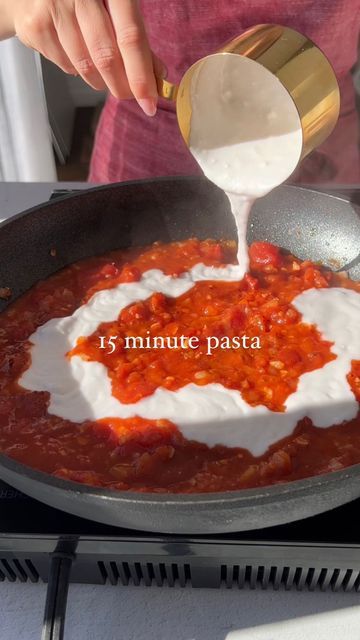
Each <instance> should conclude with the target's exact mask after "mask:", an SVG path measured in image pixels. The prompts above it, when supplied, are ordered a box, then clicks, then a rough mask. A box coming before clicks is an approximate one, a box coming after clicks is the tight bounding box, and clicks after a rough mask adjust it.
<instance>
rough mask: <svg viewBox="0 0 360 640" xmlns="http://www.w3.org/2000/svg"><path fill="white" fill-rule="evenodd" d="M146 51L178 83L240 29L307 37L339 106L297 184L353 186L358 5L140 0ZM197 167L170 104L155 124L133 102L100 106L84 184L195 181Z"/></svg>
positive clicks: (337, 0) (358, 171)
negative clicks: (329, 71)
mask: <svg viewBox="0 0 360 640" xmlns="http://www.w3.org/2000/svg"><path fill="white" fill-rule="evenodd" d="M141 6H142V11H143V15H144V19H145V23H146V26H147V32H148V36H149V39H150V44H151V47H152V49H153V51H154V52H155V53H156V54H157V55H158V56H159V57H160V58H161V59H162V60H163V61H164V63H165V64H166V66H167V68H168V79H169V80H171V81H173V82H179V80H180V79H181V77H182V75H183V74H184V72H185V71H186V70H187V69H188V67H189V66H190V65H191V64H193V63H194V62H195V61H196V60H198V59H199V58H201V57H203V56H205V55H207V54H209V53H211V52H213V51H215V50H216V49H217V48H219V47H220V46H221V45H222V44H224V43H225V42H226V41H227V40H229V39H230V38H232V37H234V36H236V35H238V34H240V33H242V32H243V31H244V30H245V29H247V28H249V27H251V26H253V25H255V24H262V23H278V24H283V25H287V26H290V27H293V28H295V29H298V30H299V31H300V32H302V33H303V34H305V35H307V36H309V37H310V38H311V39H312V40H313V41H314V42H315V43H316V44H317V45H318V46H320V47H321V49H322V50H323V51H324V53H325V54H326V55H327V56H328V58H329V59H330V61H331V63H332V64H333V66H334V69H335V72H336V74H337V77H338V80H339V83H340V90H341V98H342V106H341V117H340V119H339V123H338V125H337V127H336V130H335V131H334V133H333V134H332V135H331V137H330V138H329V140H328V141H327V142H326V143H325V144H324V145H323V147H322V148H321V150H320V153H319V152H317V153H316V154H315V155H313V157H312V158H311V157H310V158H309V159H307V160H306V161H305V162H304V163H303V167H302V170H301V175H298V176H297V178H298V180H299V181H303V182H312V181H318V182H321V181H322V182H329V181H334V182H338V183H349V182H359V181H360V168H359V167H360V164H359V155H358V118H357V113H356V111H355V97H354V90H353V85H352V79H351V76H350V69H351V67H352V66H353V65H354V64H355V62H356V60H357V42H358V35H359V26H360V0H271V1H269V0H252V1H251V2H249V1H248V0H236V1H235V2H234V0H218V1H217V2H213V1H212V0H164V1H163V2H161V1H160V0H142V2H141ZM198 173H200V170H199V167H198V165H197V164H196V162H195V161H194V159H193V158H192V156H191V154H190V153H189V151H188V149H187V147H186V145H185V143H184V142H183V140H182V137H181V135H180V132H179V129H178V125H177V120H176V114H175V108H174V104H172V103H170V102H167V101H165V100H160V101H159V108H158V113H157V115H156V116H155V117H154V118H148V117H146V116H145V115H144V114H143V113H142V111H141V110H140V108H139V107H138V105H137V104H136V103H135V101H131V100H128V101H122V102H119V101H118V100H116V99H115V98H113V97H111V96H110V97H109V98H108V99H107V102H106V105H105V107H104V109H103V112H102V115H101V118H100V122H99V126H98V130H97V134H96V141H95V146H94V151H93V157H92V162H91V171H90V177H89V179H90V180H91V181H92V182H116V181H122V180H131V179H137V178H145V177H154V176H164V175H194V174H198Z"/></svg>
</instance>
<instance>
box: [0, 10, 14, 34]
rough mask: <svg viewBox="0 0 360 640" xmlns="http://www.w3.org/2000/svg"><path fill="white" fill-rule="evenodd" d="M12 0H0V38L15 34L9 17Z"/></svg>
mask: <svg viewBox="0 0 360 640" xmlns="http://www.w3.org/2000/svg"><path fill="white" fill-rule="evenodd" d="M11 4H12V0H0V40H5V39H6V38H11V37H12V36H14V35H15V29H14V24H13V22H12V19H11V13H10V10H9V8H10V5H11Z"/></svg>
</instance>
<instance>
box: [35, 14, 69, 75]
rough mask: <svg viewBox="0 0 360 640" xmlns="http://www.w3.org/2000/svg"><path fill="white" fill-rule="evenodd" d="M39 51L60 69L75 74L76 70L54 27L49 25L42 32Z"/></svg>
mask: <svg viewBox="0 0 360 640" xmlns="http://www.w3.org/2000/svg"><path fill="white" fill-rule="evenodd" d="M39 51H40V53H41V54H42V55H43V56H44V57H45V58H47V59H48V60H51V62H54V64H56V65H57V66H58V67H60V69H62V70H63V71H65V73H69V74H71V75H77V71H76V69H75V67H74V65H73V64H72V63H71V61H70V59H69V57H68V56H67V55H66V53H65V51H64V49H63V48H62V46H61V44H60V41H59V38H58V35H57V33H56V31H55V27H54V26H53V25H51V26H50V27H49V29H48V31H47V32H44V33H43V36H42V41H41V49H39Z"/></svg>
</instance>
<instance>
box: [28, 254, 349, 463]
mask: <svg viewBox="0 0 360 640" xmlns="http://www.w3.org/2000/svg"><path fill="white" fill-rule="evenodd" d="M206 279H211V280H214V279H220V280H229V281H231V280H236V279H238V274H236V272H235V271H234V266H233V265H229V267H226V268H223V269H215V268H210V269H209V268H208V267H204V266H203V265H196V267H195V268H193V269H192V270H191V271H190V272H188V273H186V274H184V275H183V276H182V277H180V278H171V277H170V276H165V275H164V274H162V272H161V271H158V270H155V269H154V270H151V271H148V272H146V273H145V274H144V276H143V278H142V279H141V281H140V282H136V283H126V284H121V285H119V286H118V287H116V288H115V289H109V290H105V291H100V292H98V293H96V294H95V295H94V296H93V297H92V298H91V299H90V300H89V302H88V303H87V304H86V305H83V306H82V307H80V308H79V309H77V310H76V311H75V312H74V314H73V315H72V316H69V317H66V318H57V319H54V320H50V321H49V322H47V323H46V324H45V325H43V326H42V327H39V329H37V331H36V332H35V333H34V334H33V335H32V336H31V338H30V340H31V342H32V344H33V346H32V349H31V357H32V362H31V366H30V367H29V368H28V370H27V371H25V373H24V374H23V376H22V378H21V380H20V384H21V385H22V386H23V387H25V388H26V389H29V390H31V391H48V392H49V393H50V398H51V400H50V405H49V413H52V414H55V415H57V416H60V417H62V418H64V419H68V420H71V421H73V422H83V421H85V420H99V419H101V418H108V417H113V418H116V417H118V418H130V417H134V416H141V417H144V418H150V419H161V418H162V419H168V420H172V421H173V422H174V423H175V424H176V425H177V426H178V427H179V429H180V431H181V432H182V434H183V435H184V436H185V437H186V438H188V439H193V440H197V441H198V442H203V443H205V444H207V445H209V446H213V445H215V444H223V445H225V446H228V447H243V448H245V449H248V450H249V451H250V452H251V453H253V455H255V456H258V455H261V454H263V453H264V452H265V451H266V450H267V448H268V447H269V446H270V445H271V444H273V443H275V442H277V441H278V440H280V439H281V438H283V437H285V436H287V435H290V434H291V432H292V431H293V429H294V427H295V425H296V424H297V422H298V421H299V420H300V419H301V418H303V417H305V416H309V417H310V418H311V419H312V420H313V422H314V424H315V425H316V426H318V427H327V426H330V425H332V424H338V423H341V422H342V421H343V420H350V419H352V418H353V417H355V415H356V412H357V402H356V401H355V398H354V395H353V393H352V391H351V389H350V387H349V385H348V383H347V380H346V375H347V373H348V372H349V370H350V362H351V359H356V358H358V359H360V332H359V329H358V328H359V326H360V295H359V294H358V293H356V292H354V291H351V290H347V289H340V288H338V289H320V290H316V289H313V290H310V291H306V292H305V293H302V294H301V295H299V296H298V297H297V298H296V299H295V301H294V305H295V307H296V308H297V309H298V310H299V311H300V312H301V313H302V314H303V317H304V321H306V322H308V323H311V324H316V325H317V327H318V329H319V331H320V332H321V333H322V334H323V336H324V338H325V339H327V340H330V341H332V342H334V347H333V352H334V353H335V354H336V355H337V358H336V360H334V361H332V362H330V363H328V364H327V365H326V366H325V367H323V368H322V369H319V370H316V371H313V372H310V373H306V374H304V375H303V376H301V378H300V382H299V385H298V389H297V391H296V392H295V393H293V394H292V395H290V396H289V397H288V399H287V403H286V412H285V413H280V412H273V411H270V410H269V409H267V407H265V406H257V407H252V406H250V405H249V404H248V403H247V402H245V400H243V398H242V397H241V394H240V393H239V392H238V391H234V390H230V389H226V388H225V387H223V386H222V385H220V384H209V385H205V386H198V385H196V384H187V385H185V386H184V387H182V388H181V389H179V390H178V391H169V390H166V389H163V388H158V389H157V390H156V391H155V393H153V395H151V396H149V397H146V398H143V399H142V400H140V401H139V402H137V403H134V404H122V403H121V402H120V401H119V400H117V399H116V398H115V397H114V396H113V395H112V393H111V382H110V379H109V377H108V375H107V370H106V368H105V367H104V366H103V365H102V364H101V363H99V362H88V361H85V360H82V359H81V358H80V357H79V356H74V357H72V358H71V359H68V358H66V353H67V352H68V351H69V350H70V349H71V348H72V347H74V346H75V344H76V340H77V338H78V337H79V336H89V335H91V334H92V333H93V332H94V331H95V330H96V329H97V327H98V326H99V324H100V323H102V322H108V321H112V320H115V319H116V318H117V317H118V315H119V313H120V312H121V310H122V309H123V308H124V307H126V306H127V305H128V304H130V303H131V302H134V301H136V300H144V299H146V298H147V297H149V295H151V293H152V292H153V291H161V292H163V293H165V294H166V295H168V296H172V297H177V296H179V295H182V294H183V293H185V292H186V291H188V290H190V288H191V287H192V286H193V285H194V282H196V281H199V280H206Z"/></svg>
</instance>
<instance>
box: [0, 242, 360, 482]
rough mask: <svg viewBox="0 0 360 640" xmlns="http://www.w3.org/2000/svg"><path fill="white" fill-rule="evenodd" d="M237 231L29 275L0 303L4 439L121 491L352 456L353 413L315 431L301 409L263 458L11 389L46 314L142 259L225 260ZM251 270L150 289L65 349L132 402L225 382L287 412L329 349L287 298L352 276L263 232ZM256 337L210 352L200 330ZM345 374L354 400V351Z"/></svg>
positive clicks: (279, 474)
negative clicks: (188, 344) (29, 284)
mask: <svg viewBox="0 0 360 640" xmlns="http://www.w3.org/2000/svg"><path fill="white" fill-rule="evenodd" d="M235 253H236V247H235V243H233V242H227V241H222V242H217V241H213V240H206V241H199V240H197V239H190V240H187V241H184V242H178V243H172V244H160V243H156V244H154V245H152V246H151V247H148V248H145V249H131V250H126V251H116V252H113V253H111V254H108V255H106V256H102V257H97V258H91V259H87V260H84V261H81V262H79V263H76V264H73V265H71V266H69V267H67V268H65V269H63V270H62V271H60V272H58V273H56V274H54V275H53V276H51V277H50V278H48V279H47V280H45V281H42V282H39V283H38V284H37V285H35V286H34V287H33V288H32V289H31V290H30V291H28V292H27V293H26V294H25V295H23V296H22V297H21V298H19V299H18V300H16V301H15V302H13V303H12V304H10V305H9V307H8V308H7V309H6V310H5V311H4V312H3V313H2V314H0V450H1V451H2V452H3V453H5V454H6V455H9V456H11V457H13V458H15V459H17V460H19V461H20V462H23V463H25V464H27V465H29V466H31V467H34V468H36V469H40V470H42V471H45V472H47V473H50V474H53V475H56V476H59V477H63V478H69V479H71V480H74V481H77V482H82V483H86V484H91V485H96V486H102V487H110V488H113V489H118V490H135V491H143V492H170V493H171V492H172V493H196V492H210V491H226V490H234V489H241V488H248V487H256V486H262V485H269V484H274V483H278V482H285V481H291V480H295V479H299V478H304V477H307V476H312V475H317V474H321V473H325V472H327V471H332V470H336V469H341V468H344V467H347V466H349V465H352V464H355V463H358V462H360V415H358V416H357V418H356V419H355V420H353V421H351V422H348V423H345V424H342V425H337V426H333V427H329V428H327V429H318V428H315V427H314V426H313V425H312V424H311V422H310V420H308V419H305V420H303V421H301V423H299V424H298V425H297V427H296V429H295V431H294V433H293V434H292V435H291V436H290V437H288V438H285V439H283V440H282V441H280V442H278V443H276V444H274V445H273V446H272V447H271V448H270V449H269V450H268V451H267V453H266V454H265V455H264V456H261V457H260V458H255V457H253V456H252V455H251V454H250V453H249V452H248V451H246V450H244V449H231V448H226V447H223V446H216V447H212V448H209V447H207V446H206V445H204V444H200V443H197V442H192V441H188V440H185V439H184V438H183V436H182V435H181V433H180V431H179V430H178V429H177V427H176V425H175V424H172V423H171V422H168V421H166V420H145V419H142V418H139V417H135V418H131V419H130V418H129V419H126V420H125V419H113V418H111V417H109V418H108V419H103V420H100V421H97V422H90V421H87V422H84V423H82V424H78V423H72V422H70V421H68V420H64V419H62V418H59V417H57V416H54V415H50V414H49V413H48V412H47V407H48V403H49V395H48V393H46V392H43V393H39V392H29V391H26V390H25V389H23V388H21V387H20V386H19V384H18V382H17V381H18V379H19V377H20V376H21V374H22V372H23V371H24V370H25V369H26V368H27V367H28V366H29V364H30V358H31V356H30V347H31V345H30V343H29V340H28V338H29V336H30V335H31V334H32V333H33V332H34V331H35V330H36V328H37V327H39V326H40V325H42V324H44V323H45V322H47V321H48V320H50V319H51V318H54V317H62V316H67V315H70V314H71V313H73V312H74V311H75V310H76V309H77V308H78V307H79V306H80V305H81V304H83V303H84V302H86V301H87V300H89V298H90V297H91V296H92V295H93V294H94V293H95V292H96V291H100V290H102V289H105V288H112V287H114V286H116V285H117V284H119V283H121V282H133V281H136V280H139V279H140V277H141V274H142V273H143V272H145V271H147V270H148V269H151V268H159V269H161V270H163V271H164V272H165V273H166V274H170V275H179V274H180V273H182V272H184V271H186V270H188V269H189V268H191V267H192V266H193V265H195V264H197V263H199V262H203V263H205V264H208V265H214V266H221V265H223V264H226V263H234V262H235ZM250 260H251V269H250V272H249V274H247V275H246V276H245V278H244V279H243V280H242V281H241V282H227V283H226V282H210V281H206V282H198V283H196V284H195V285H194V286H193V287H192V289H190V290H189V291H188V292H187V293H185V294H183V295H182V296H179V297H178V298H169V297H166V296H164V295H163V294H161V293H155V294H153V295H151V297H150V298H149V299H148V300H146V301H143V302H137V303H134V304H131V305H129V306H128V307H126V308H125V309H124V310H123V311H122V312H121V313H120V315H119V317H118V319H117V321H116V322H112V323H103V324H102V325H101V326H100V327H99V328H98V330H97V331H96V332H95V333H94V334H93V335H91V336H89V337H88V338H86V339H85V338H81V337H80V336H79V338H80V339H79V341H78V344H77V346H76V347H75V348H74V349H73V350H72V352H71V353H70V354H68V357H71V356H72V355H74V354H75V353H76V354H77V355H80V356H81V357H83V358H86V359H87V360H96V361H99V362H102V363H103V364H104V365H105V366H106V367H107V369H108V374H109V377H110V379H111V383H112V392H113V395H114V396H116V397H117V398H118V399H119V400H120V401H121V402H123V403H133V402H137V401H138V400H140V399H141V398H143V397H145V396H148V395H151V394H152V393H153V392H154V391H155V390H156V389H157V388H158V387H160V386H161V387H164V388H167V389H169V390H176V389H179V388H180V387H182V386H184V385H186V384H188V383H189V382H192V383H195V384H198V385H204V384H208V383H210V382H217V383H221V384H222V385H224V386H225V387H227V388H230V389H235V390H238V391H240V392H241V394H242V396H243V397H244V399H245V400H246V401H247V402H248V403H249V404H251V405H257V404H264V405H266V406H267V407H268V408H269V409H270V410H276V411H283V410H284V403H285V401H286V398H287V397H288V395H289V394H290V393H293V392H294V391H295V390H296V388H297V384H298V380H299V376H300V375H302V374H303V373H305V372H306V371H312V370H314V369H317V368H320V367H322V366H324V364H325V363H327V362H329V361H330V360H331V359H333V358H334V357H335V356H334V355H333V354H332V352H331V343H328V342H326V341H325V340H323V339H322V337H321V335H320V334H319V332H318V331H317V329H316V327H314V326H309V325H306V324H304V323H303V322H302V321H301V316H300V314H299V313H298V312H297V311H296V309H295V308H294V307H293V306H292V304H291V303H292V300H293V299H294V297H295V296H296V295H298V294H299V293H301V292H302V291H304V290H306V289H309V288H312V287H316V288H323V287H332V286H343V287H347V288H351V289H354V290H356V291H359V292H360V285H359V284H358V283H354V282H352V281H351V280H349V279H347V278H346V277H345V276H343V275H338V274H334V273H331V272H329V271H327V270H325V269H323V268H321V267H320V266H318V265H315V264H312V263H311V262H309V261H301V260H299V259H296V258H294V257H293V256H291V255H289V254H285V253H284V252H281V251H280V250H279V249H277V248H276V247H274V246H272V245H269V244H268V243H263V242H258V243H254V244H253V245H252V246H251V247H250ZM114 335H115V336H116V337H117V339H116V344H115V349H114V350H113V352H112V353H110V350H109V349H100V348H99V345H100V337H101V336H103V337H104V336H105V338H109V337H111V336H114ZM148 335H150V336H164V337H166V336H172V337H176V336H180V335H183V336H186V337H187V338H190V337H192V336H196V337H197V338H198V339H199V346H198V348H196V349H194V350H191V349H167V348H165V349H157V350H154V349H151V348H150V349H141V350H140V349H125V348H124V341H125V338H126V337H129V336H134V337H135V336H148ZM242 335H246V336H248V337H249V338H252V337H259V339H260V342H261V348H260V349H250V348H249V349H243V348H240V349H231V348H230V349H220V348H217V349H215V350H214V351H213V352H212V355H211V356H209V355H208V354H207V353H206V338H207V337H208V336H217V337H218V338H219V340H220V339H221V338H222V337H224V336H227V337H229V338H232V337H234V336H242ZM348 380H349V384H350V385H351V388H352V390H353V392H354V394H355V395H356V398H357V399H358V400H360V362H353V364H352V369H351V371H349V376H348Z"/></svg>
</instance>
